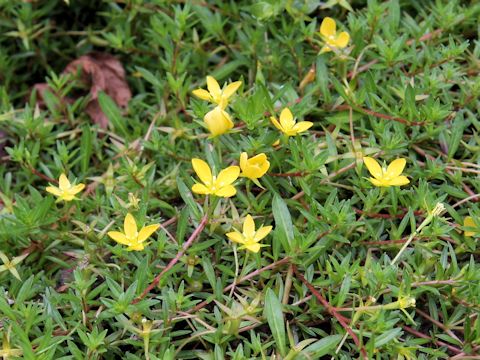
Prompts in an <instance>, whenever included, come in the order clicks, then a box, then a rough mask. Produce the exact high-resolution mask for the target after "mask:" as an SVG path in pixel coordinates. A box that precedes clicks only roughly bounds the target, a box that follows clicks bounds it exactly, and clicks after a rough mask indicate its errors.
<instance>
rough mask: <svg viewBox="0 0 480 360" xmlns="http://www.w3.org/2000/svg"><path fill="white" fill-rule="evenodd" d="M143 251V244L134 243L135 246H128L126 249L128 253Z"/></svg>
mask: <svg viewBox="0 0 480 360" xmlns="http://www.w3.org/2000/svg"><path fill="white" fill-rule="evenodd" d="M143 249H145V245H144V244H143V243H135V244H132V245H130V246H129V247H128V248H127V250H128V251H140V250H143Z"/></svg>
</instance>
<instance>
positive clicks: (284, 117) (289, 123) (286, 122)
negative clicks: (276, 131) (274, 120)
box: [280, 108, 295, 131]
mask: <svg viewBox="0 0 480 360" xmlns="http://www.w3.org/2000/svg"><path fill="white" fill-rule="evenodd" d="M280 124H281V125H282V128H283V129H284V130H285V131H288V130H290V129H291V128H292V127H293V125H295V121H294V120H293V114H292V112H291V111H290V109H289V108H285V109H283V110H282V112H281V113H280Z"/></svg>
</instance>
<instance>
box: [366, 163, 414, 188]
mask: <svg viewBox="0 0 480 360" xmlns="http://www.w3.org/2000/svg"><path fill="white" fill-rule="evenodd" d="M363 162H364V163H365V165H366V166H367V169H368V171H369V172H370V174H371V175H372V176H373V178H369V179H368V180H369V181H370V182H371V183H372V184H373V185H375V186H402V185H406V184H408V183H409V182H410V180H408V178H407V177H406V176H403V175H400V174H401V173H402V171H403V169H404V168H405V164H406V160H405V159H396V160H393V161H392V162H391V163H390V165H388V167H387V168H384V167H383V168H382V167H381V166H380V164H379V163H378V161H377V160H375V159H373V158H371V157H368V156H365V157H364V158H363Z"/></svg>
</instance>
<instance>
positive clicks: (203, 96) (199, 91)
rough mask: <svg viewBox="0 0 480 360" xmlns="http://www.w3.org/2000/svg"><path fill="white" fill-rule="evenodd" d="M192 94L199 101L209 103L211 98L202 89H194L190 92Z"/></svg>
mask: <svg viewBox="0 0 480 360" xmlns="http://www.w3.org/2000/svg"><path fill="white" fill-rule="evenodd" d="M192 94H193V95H195V96H196V97H198V98H199V99H202V100H206V101H211V100H212V97H211V96H210V93H209V92H208V91H207V90H204V89H196V90H193V91H192Z"/></svg>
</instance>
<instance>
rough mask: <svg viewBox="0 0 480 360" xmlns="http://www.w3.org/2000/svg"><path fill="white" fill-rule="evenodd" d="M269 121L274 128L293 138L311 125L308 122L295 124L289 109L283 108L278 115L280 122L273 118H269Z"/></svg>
mask: <svg viewBox="0 0 480 360" xmlns="http://www.w3.org/2000/svg"><path fill="white" fill-rule="evenodd" d="M270 121H271V122H272V124H273V125H275V127H276V128H277V129H278V130H280V131H281V132H283V133H284V134H285V135H287V136H295V135H297V134H299V133H301V132H304V131H307V130H308V129H310V128H311V127H312V125H313V123H312V122H310V121H300V122H298V123H297V122H296V121H295V120H294V119H293V114H292V112H291V111H290V109H289V108H285V109H283V110H282V112H281V113H280V122H278V120H277V119H276V118H275V117H274V116H271V117H270Z"/></svg>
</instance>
